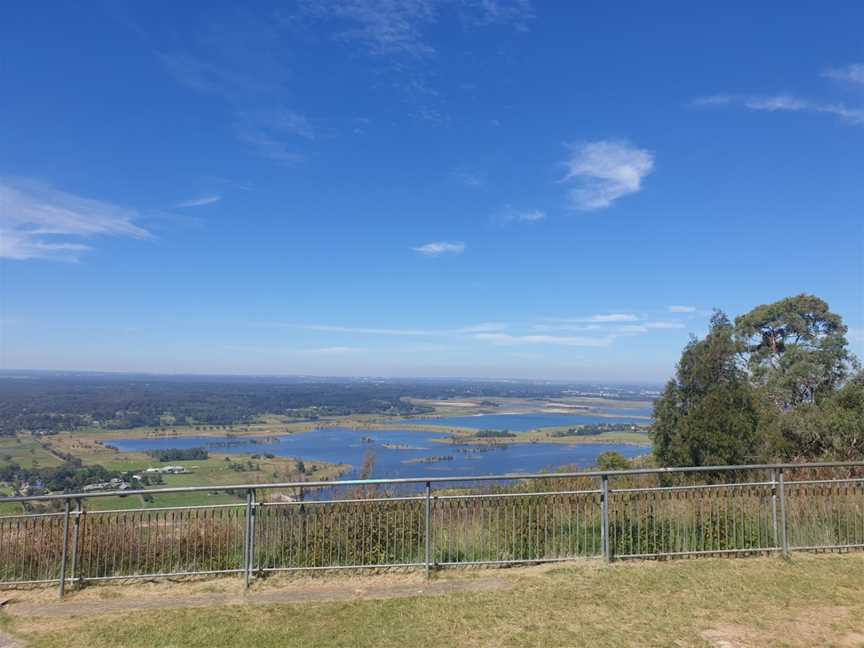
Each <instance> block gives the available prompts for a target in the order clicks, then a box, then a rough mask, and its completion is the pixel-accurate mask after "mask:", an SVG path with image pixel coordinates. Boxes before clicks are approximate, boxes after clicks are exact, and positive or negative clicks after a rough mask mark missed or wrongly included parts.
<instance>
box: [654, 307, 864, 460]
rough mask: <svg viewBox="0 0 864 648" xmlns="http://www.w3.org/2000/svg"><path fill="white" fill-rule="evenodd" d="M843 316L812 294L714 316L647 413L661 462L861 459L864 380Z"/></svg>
mask: <svg viewBox="0 0 864 648" xmlns="http://www.w3.org/2000/svg"><path fill="white" fill-rule="evenodd" d="M846 330H847V329H846V326H845V325H844V324H843V321H842V318H841V317H840V316H839V315H837V314H836V313H833V312H831V310H830V309H829V308H828V304H826V303H825V302H824V301H823V300H821V299H819V298H818V297H814V296H812V295H797V296H794V297H788V298H786V299H782V300H780V301H778V302H774V303H772V304H765V305H762V306H757V307H756V308H754V309H753V310H751V311H750V312H749V313H746V314H745V315H741V316H739V317H738V318H736V320H735V325H734V327H733V326H732V325H731V324H730V322H729V320H728V318H727V317H726V316H725V315H724V314H722V313H720V312H717V313H715V315H714V317H713V318H712V320H711V328H710V331H709V333H708V335H707V337H706V338H705V339H704V340H696V339H693V340H691V341H690V343H689V344H688V345H687V346H686V347H685V349H684V351H683V353H682V355H681V360H680V362H679V363H678V367H677V372H676V376H675V378H674V379H673V380H671V381H670V382H669V383H668V384H667V386H666V389H665V390H664V392H663V394H662V396H661V397H660V399H658V401H657V403H656V404H655V410H654V417H655V423H654V428H653V432H654V454H655V456H656V457H657V460H658V461H659V462H660V463H661V464H664V465H694V466H704V465H712V464H737V463H746V462H748V461H755V460H772V459H784V460H792V459H810V458H815V457H830V458H842V459H853V458H860V457H862V456H864V374H858V375H857V376H856V377H854V378H852V379H850V378H849V377H850V375H851V373H852V372H853V371H854V370H855V369H856V368H857V365H858V363H857V360H856V359H855V357H854V356H853V355H852V354H851V353H850V352H849V350H848V342H847V341H846V337H845V333H846Z"/></svg>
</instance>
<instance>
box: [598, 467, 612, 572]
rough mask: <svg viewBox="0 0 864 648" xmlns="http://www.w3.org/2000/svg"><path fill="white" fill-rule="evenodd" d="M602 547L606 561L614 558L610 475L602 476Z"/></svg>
mask: <svg viewBox="0 0 864 648" xmlns="http://www.w3.org/2000/svg"><path fill="white" fill-rule="evenodd" d="M600 549H601V550H602V551H603V558H604V559H605V560H606V562H609V561H610V560H612V554H611V552H610V551H609V475H602V476H601V477H600Z"/></svg>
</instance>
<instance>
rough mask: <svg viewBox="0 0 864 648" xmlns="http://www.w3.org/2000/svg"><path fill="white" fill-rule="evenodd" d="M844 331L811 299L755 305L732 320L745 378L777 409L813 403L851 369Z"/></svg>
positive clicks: (825, 306)
mask: <svg viewBox="0 0 864 648" xmlns="http://www.w3.org/2000/svg"><path fill="white" fill-rule="evenodd" d="M846 331H847V329H846V326H845V325H844V324H843V320H842V318H841V317H840V316H839V315H837V314H836V313H832V312H831V311H830V310H829V308H828V304H826V303H825V302H824V301H823V300H821V299H819V298H818V297H814V296H813V295H796V296H794V297H787V298H786V299H781V300H780V301H777V302H774V303H773V304H764V305H762V306H757V307H756V308H754V309H753V310H751V311H750V312H749V313H746V314H745V315H741V316H740V317H737V318H736V319H735V334H736V337H737V339H738V341H739V344H740V345H741V351H742V353H743V355H744V358H745V362H746V366H747V369H748V371H749V372H750V376H751V378H752V380H753V382H754V383H755V384H756V385H758V386H760V387H762V388H764V389H763V391H764V393H765V395H766V396H768V397H769V398H770V399H771V401H772V402H774V404H775V406H776V407H777V408H778V409H780V410H789V409H792V408H795V407H797V406H799V405H801V404H805V403H815V402H817V401H818V400H819V399H820V398H823V397H829V396H831V394H832V393H833V392H834V390H836V389H837V387H838V386H839V385H841V384H842V382H843V380H844V379H845V378H846V377H847V376H848V373H849V370H850V368H851V366H852V356H851V354H850V353H849V350H848V343H847V341H846V337H845V334H846Z"/></svg>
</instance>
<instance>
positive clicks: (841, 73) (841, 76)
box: [822, 63, 864, 84]
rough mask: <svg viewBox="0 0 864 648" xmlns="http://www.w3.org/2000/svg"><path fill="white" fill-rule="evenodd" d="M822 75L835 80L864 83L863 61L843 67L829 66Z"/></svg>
mask: <svg viewBox="0 0 864 648" xmlns="http://www.w3.org/2000/svg"><path fill="white" fill-rule="evenodd" d="M822 76H824V77H827V78H829V79H834V80H836V81H846V82H847V83H861V84H864V63H852V64H851V65H847V66H845V67H839V68H829V69H827V70H825V72H823V73H822Z"/></svg>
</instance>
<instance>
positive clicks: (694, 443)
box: [653, 311, 759, 466]
mask: <svg viewBox="0 0 864 648" xmlns="http://www.w3.org/2000/svg"><path fill="white" fill-rule="evenodd" d="M733 333H734V331H733V328H732V324H731V323H730V321H729V319H728V318H727V317H726V315H724V314H723V313H721V312H719V311H718V312H715V314H714V316H713V317H712V318H711V329H710V331H709V333H708V335H707V337H706V338H705V339H704V340H696V339H693V340H691V341H690V343H689V344H688V345H687V347H686V348H685V349H684V352H683V354H682V355H681V360H680V362H679V363H678V368H677V371H676V375H675V378H674V379H672V380H670V381H669V383H668V384H667V385H666V388H665V390H664V391H663V394H662V396H661V397H660V399H658V401H657V403H656V404H655V408H654V420H655V423H654V429H653V432H654V454H655V456H656V457H657V459H658V461H659V462H660V463H661V464H663V465H679V466H680V465H689V466H705V465H719V464H738V463H746V462H748V461H753V460H754V459H755V458H756V457H757V455H758V445H759V443H758V437H757V433H756V431H757V426H758V420H759V419H758V415H757V412H756V406H755V402H754V397H753V390H752V388H751V386H750V385H749V383H748V382H747V377H746V375H745V374H744V372H743V371H742V370H741V369H740V368H739V367H738V364H737V345H736V343H735V340H734V335H733Z"/></svg>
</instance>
